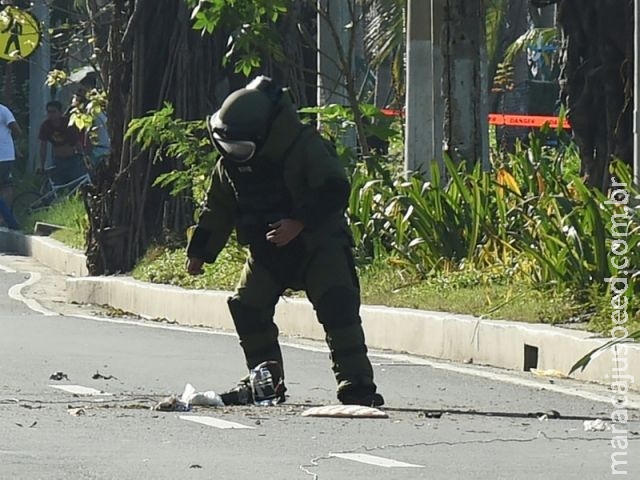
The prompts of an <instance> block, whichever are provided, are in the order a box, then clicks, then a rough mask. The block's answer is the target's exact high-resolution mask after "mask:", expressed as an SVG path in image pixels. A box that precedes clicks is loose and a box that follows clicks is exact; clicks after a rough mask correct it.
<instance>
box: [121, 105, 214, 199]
mask: <svg viewBox="0 0 640 480" xmlns="http://www.w3.org/2000/svg"><path fill="white" fill-rule="evenodd" d="M126 137H127V138H131V139H132V140H133V141H134V142H135V143H136V144H137V145H138V146H140V148H142V149H145V150H146V149H151V150H153V151H154V152H155V154H154V159H156V160H162V159H165V158H167V157H169V158H174V159H176V160H178V161H179V162H180V164H181V168H179V169H175V170H172V171H170V172H167V173H163V174H161V175H159V176H158V177H157V178H156V179H155V181H154V185H159V186H162V187H169V188H171V193H172V194H173V195H177V194H188V195H190V196H191V197H192V198H193V199H194V200H195V201H196V203H200V202H202V201H203V200H204V198H205V193H206V188H207V181H208V179H209V177H210V174H211V171H212V170H213V167H214V166H215V163H216V161H217V153H216V151H215V149H214V148H212V146H211V140H210V139H209V135H208V133H207V128H206V123H205V121H203V120H196V121H185V120H180V119H177V118H174V109H173V107H172V106H171V105H170V104H168V103H167V104H165V106H164V107H163V108H162V109H161V110H158V111H155V112H151V113H150V114H149V115H148V116H146V117H142V118H136V119H133V120H132V121H131V123H130V124H129V128H128V130H127V133H126Z"/></svg>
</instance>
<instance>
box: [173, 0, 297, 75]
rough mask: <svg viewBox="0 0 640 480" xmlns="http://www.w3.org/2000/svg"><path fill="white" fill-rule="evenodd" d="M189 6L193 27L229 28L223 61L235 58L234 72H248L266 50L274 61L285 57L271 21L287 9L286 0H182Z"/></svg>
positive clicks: (255, 66)
mask: <svg viewBox="0 0 640 480" xmlns="http://www.w3.org/2000/svg"><path fill="white" fill-rule="evenodd" d="M185 1H186V3H187V5H188V6H189V7H191V8H193V10H192V14H191V18H192V20H193V21H194V23H193V28H194V29H195V30H199V31H201V32H202V33H205V32H206V33H208V34H212V33H213V32H214V31H216V30H217V29H219V28H221V29H224V31H230V32H231V34H230V35H229V39H228V41H227V51H226V53H225V57H224V60H223V64H225V65H226V64H228V63H229V62H234V63H233V64H234V69H235V72H236V73H242V74H243V75H245V76H249V75H250V74H251V73H252V72H253V70H254V69H256V68H258V67H259V66H260V63H261V55H260V54H261V53H265V52H268V53H269V56H270V58H272V59H274V60H275V61H281V60H283V59H284V54H283V52H282V47H281V44H280V42H279V41H278V38H277V34H276V32H275V29H273V28H272V27H273V25H274V24H275V22H277V21H278V19H279V18H280V17H281V16H282V15H283V14H285V13H286V12H287V7H288V5H289V4H290V1H289V0H244V1H240V0H185Z"/></svg>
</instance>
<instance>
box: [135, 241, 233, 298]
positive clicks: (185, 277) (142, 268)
mask: <svg viewBox="0 0 640 480" xmlns="http://www.w3.org/2000/svg"><path fill="white" fill-rule="evenodd" d="M244 256H245V253H244V250H243V249H242V248H241V247H240V246H238V244H237V243H235V242H234V241H230V242H229V243H228V244H227V246H226V248H224V249H223V250H222V252H220V255H219V256H218V259H217V260H216V263H214V264H207V265H205V267H204V274H203V275H201V276H192V275H189V274H188V273H187V271H186V269H185V262H186V260H187V257H186V252H185V249H184V248H180V249H176V250H172V249H166V248H163V247H154V248H151V249H150V250H149V251H148V252H147V254H146V255H145V257H144V258H143V259H142V261H141V262H140V263H138V265H137V266H136V268H135V269H134V270H133V272H132V275H133V277H134V278H136V279H138V280H142V281H147V282H153V283H164V284H169V285H179V286H181V287H186V288H198V289H204V288H217V289H223V290H231V289H233V288H234V287H235V285H236V283H237V282H238V279H239V276H240V272H241V270H242V265H243V262H244Z"/></svg>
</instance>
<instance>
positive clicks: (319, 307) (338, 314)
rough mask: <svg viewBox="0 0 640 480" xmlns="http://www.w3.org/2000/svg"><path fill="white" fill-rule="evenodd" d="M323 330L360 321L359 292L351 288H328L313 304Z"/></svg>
mask: <svg viewBox="0 0 640 480" xmlns="http://www.w3.org/2000/svg"><path fill="white" fill-rule="evenodd" d="M314 307H315V310H316V314H317V316H318V321H319V322H320V323H321V324H322V326H323V327H324V329H325V331H326V330H331V329H334V328H340V327H346V326H348V325H354V324H359V323H361V320H360V293H359V292H358V291H357V290H355V289H351V288H346V287H333V288H330V289H329V290H328V291H327V292H326V293H325V294H324V295H323V296H322V297H321V298H320V300H319V301H318V302H317V304H316V305H314Z"/></svg>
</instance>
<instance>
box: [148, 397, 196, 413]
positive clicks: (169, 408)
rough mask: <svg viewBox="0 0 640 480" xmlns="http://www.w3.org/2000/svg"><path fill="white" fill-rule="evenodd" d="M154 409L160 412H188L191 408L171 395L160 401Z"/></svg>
mask: <svg viewBox="0 0 640 480" xmlns="http://www.w3.org/2000/svg"><path fill="white" fill-rule="evenodd" d="M152 409H153V410H158V411H160V412H188V411H189V410H190V407H189V405H188V404H186V403H184V402H183V401H182V400H180V399H179V398H178V397H177V396H176V395H171V396H169V397H166V398H163V399H162V400H160V402H159V403H158V404H157V405H155V406H154V407H153V408H152Z"/></svg>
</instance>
